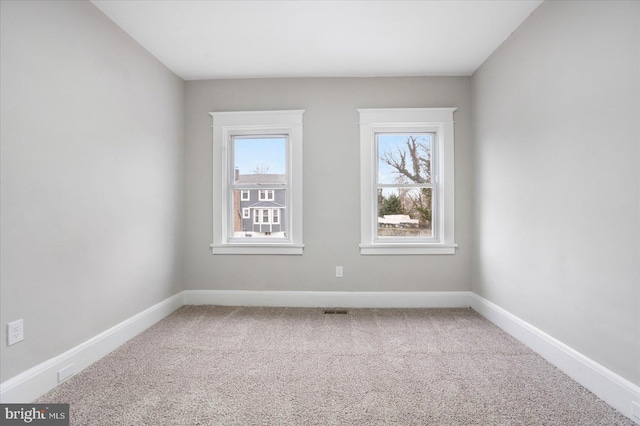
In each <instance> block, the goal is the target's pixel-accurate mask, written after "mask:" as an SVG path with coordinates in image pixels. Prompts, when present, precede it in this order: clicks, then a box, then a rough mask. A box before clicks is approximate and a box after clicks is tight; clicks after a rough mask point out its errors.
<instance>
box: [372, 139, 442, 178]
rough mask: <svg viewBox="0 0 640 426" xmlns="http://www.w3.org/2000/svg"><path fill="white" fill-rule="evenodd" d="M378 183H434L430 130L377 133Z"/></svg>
mask: <svg viewBox="0 0 640 426" xmlns="http://www.w3.org/2000/svg"><path fill="white" fill-rule="evenodd" d="M376 136H377V138H376V139H377V144H378V183H383V184H403V183H431V139H432V136H433V135H432V134H431V133H416V134H390V133H378V134H377V135H376Z"/></svg>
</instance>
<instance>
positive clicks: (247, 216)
mask: <svg viewBox="0 0 640 426" xmlns="http://www.w3.org/2000/svg"><path fill="white" fill-rule="evenodd" d="M242 218H243V219H251V210H250V209H249V207H243V208H242Z"/></svg>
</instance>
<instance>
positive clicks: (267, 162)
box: [234, 136, 287, 175]
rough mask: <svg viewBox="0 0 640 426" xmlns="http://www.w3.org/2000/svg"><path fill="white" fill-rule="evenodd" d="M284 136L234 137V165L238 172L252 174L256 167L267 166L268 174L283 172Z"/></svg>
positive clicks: (284, 164)
mask: <svg viewBox="0 0 640 426" xmlns="http://www.w3.org/2000/svg"><path fill="white" fill-rule="evenodd" d="M286 146H287V143H286V138H284V137H282V136H278V137H269V138H238V137H236V138H234V167H235V168H238V169H239V170H240V174H243V175H246V174H252V173H253V172H254V170H255V169H256V168H264V167H268V168H269V171H268V173H269V174H285V173H286V172H287V170H286V158H287V155H286Z"/></svg>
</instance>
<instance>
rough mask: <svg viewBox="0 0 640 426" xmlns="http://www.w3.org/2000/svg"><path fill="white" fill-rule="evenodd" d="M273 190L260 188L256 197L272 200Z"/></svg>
mask: <svg viewBox="0 0 640 426" xmlns="http://www.w3.org/2000/svg"><path fill="white" fill-rule="evenodd" d="M274 193H275V191H274V190H273V189H261V190H259V191H258V199H259V200H260V201H264V200H268V201H273V196H274Z"/></svg>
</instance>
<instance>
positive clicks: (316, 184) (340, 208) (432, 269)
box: [185, 77, 471, 291]
mask: <svg viewBox="0 0 640 426" xmlns="http://www.w3.org/2000/svg"><path fill="white" fill-rule="evenodd" d="M470 96H471V88H470V78H469V77H438V78H425V77H423V78H379V79H376V78H335V79H322V78H308V79H261V80H209V81H188V82H186V101H185V102H186V109H185V125H186V133H185V135H186V189H185V191H186V192H185V195H186V228H185V231H186V245H185V286H186V288H187V289H224V290H230V289H237V290H240V289H242V290H300V291H303V290H330V291H402V290H416V291H417V290H425V291H431V290H440V291H448V290H469V289H470V267H471V258H470V250H471V247H470V234H471V230H470V225H471V212H470V198H471V197H470V186H471V174H470V162H471V158H470V138H471V122H470V120H471V110H470V105H471V98H470ZM448 106H455V107H458V110H457V111H456V113H455V116H454V118H455V121H456V123H455V132H456V158H455V159H456V241H457V242H458V244H459V245H460V248H459V250H458V252H457V253H456V254H455V255H450V256H360V252H359V248H358V244H359V243H360V187H359V185H360V183H359V182H360V159H359V118H358V112H357V111H356V109H357V108H375V107H380V108H382V107H391V108H395V107H398V108H400V107H448ZM278 109H306V113H305V114H304V160H303V161H304V166H303V167H304V243H305V252H304V255H303V256H230V255H224V256H222V255H216V256H213V255H212V254H211V252H210V250H209V244H210V243H211V238H212V237H211V233H212V224H211V223H212V203H213V201H212V199H211V198H212V197H211V191H212V189H211V188H212V183H211V179H212V173H213V171H212V165H211V155H212V148H211V144H212V143H211V141H212V131H211V117H210V116H209V112H211V111H243V110H247V111H251V110H278ZM336 265H342V266H344V275H345V276H344V278H340V279H338V278H335V266H336Z"/></svg>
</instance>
